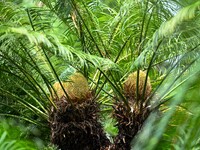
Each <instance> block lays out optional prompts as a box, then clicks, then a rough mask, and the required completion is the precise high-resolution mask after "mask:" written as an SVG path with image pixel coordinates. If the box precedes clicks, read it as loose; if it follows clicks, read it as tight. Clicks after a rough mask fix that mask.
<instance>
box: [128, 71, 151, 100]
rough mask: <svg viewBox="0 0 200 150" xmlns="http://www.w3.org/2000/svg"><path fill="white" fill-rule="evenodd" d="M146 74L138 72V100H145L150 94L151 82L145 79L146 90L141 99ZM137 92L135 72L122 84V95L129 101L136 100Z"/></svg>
mask: <svg viewBox="0 0 200 150" xmlns="http://www.w3.org/2000/svg"><path fill="white" fill-rule="evenodd" d="M145 79H146V73H145V72H144V71H139V83H138V85H139V86H138V98H139V99H146V98H147V97H148V96H149V95H150V93H151V90H152V88H151V82H150V78H149V77H148V78H147V83H146V90H145V93H144V97H143V90H144V85H145ZM136 92H137V71H136V72H133V73H131V74H130V75H129V76H128V78H127V79H126V81H125V82H124V94H125V96H126V97H129V98H131V99H133V100H134V99H136Z"/></svg>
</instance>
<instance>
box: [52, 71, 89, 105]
mask: <svg viewBox="0 0 200 150" xmlns="http://www.w3.org/2000/svg"><path fill="white" fill-rule="evenodd" d="M61 83H62V85H63V87H64V89H65V91H66V93H67V96H68V98H69V99H70V100H71V101H72V102H75V101H77V102H81V101H84V100H86V99H87V98H88V96H89V95H90V90H89V85H88V82H87V79H86V78H85V77H84V76H83V75H82V74H81V73H74V74H72V75H71V76H69V79H68V81H66V82H61ZM53 88H54V89H55V91H56V93H57V95H56V94H55V93H54V92H53V99H60V98H62V97H63V96H65V92H64V91H63V89H62V87H61V85H60V83H59V82H56V83H54V85H53ZM65 97H66V96H65ZM66 98H67V97H66Z"/></svg>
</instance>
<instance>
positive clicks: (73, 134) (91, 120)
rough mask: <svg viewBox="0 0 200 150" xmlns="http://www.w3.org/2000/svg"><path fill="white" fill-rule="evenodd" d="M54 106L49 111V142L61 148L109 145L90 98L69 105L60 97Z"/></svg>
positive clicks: (93, 149) (80, 149)
mask: <svg viewBox="0 0 200 150" xmlns="http://www.w3.org/2000/svg"><path fill="white" fill-rule="evenodd" d="M56 106H57V109H56V108H52V110H51V113H50V126H51V142H52V143H53V144H55V145H58V147H59V148H60V149H61V150H99V149H105V147H108V146H109V145H110V142H109V140H108V139H107V137H106V135H105V134H104V132H103V128H102V126H101V124H100V122H98V113H99V107H98V104H97V103H96V102H95V101H94V100H93V99H92V98H91V99H88V100H87V101H85V102H83V103H75V104H73V105H71V104H70V103H69V102H67V101H66V98H65V97H62V98H61V99H60V101H58V102H56Z"/></svg>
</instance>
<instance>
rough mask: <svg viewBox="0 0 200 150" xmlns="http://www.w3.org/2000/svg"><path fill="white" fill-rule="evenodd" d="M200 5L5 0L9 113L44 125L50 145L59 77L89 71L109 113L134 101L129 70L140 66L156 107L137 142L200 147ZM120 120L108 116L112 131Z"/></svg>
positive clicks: (0, 36)
mask: <svg viewBox="0 0 200 150" xmlns="http://www.w3.org/2000/svg"><path fill="white" fill-rule="evenodd" d="M199 8H200V2H199V1H198V0H193V1H189V0H171V1H167V0H116V1H113V0H109V1H108V0H81V1H80V0H52V1H48V0H41V1H23V0H21V1H20V0H18V1H14V0H4V1H1V2H0V81H1V82H0V115H1V116H4V117H5V118H10V117H11V118H15V119H16V120H18V119H19V120H21V121H22V123H24V124H28V126H32V125H35V126H37V128H39V129H40V130H41V131H40V132H43V133H45V136H43V137H40V136H38V138H41V140H43V141H45V142H46V143H48V136H49V134H50V133H49V130H48V111H49V110H50V106H52V105H53V106H54V103H53V101H52V100H51V99H50V95H51V94H52V93H51V90H50V89H52V85H53V83H54V82H56V81H59V82H61V81H65V80H66V79H67V78H68V76H69V75H70V74H72V73H73V72H75V71H79V72H81V73H83V74H84V75H85V76H86V77H87V79H88V81H89V83H90V88H91V90H93V91H94V93H95V96H96V98H98V101H99V103H101V108H102V117H105V118H108V117H109V113H110V111H111V108H112V107H111V106H112V104H113V101H115V100H117V101H124V103H126V99H125V98H124V95H123V88H122V85H123V81H124V80H125V78H126V77H127V75H128V74H129V73H130V72H133V71H138V70H140V69H141V70H145V71H146V73H147V75H149V76H150V78H151V82H152V85H153V93H152V95H151V96H150V98H149V102H150V106H149V107H150V109H151V110H152V113H151V115H150V117H149V118H148V120H147V121H146V123H145V125H144V126H143V129H142V130H141V132H139V133H138V135H137V136H136V137H135V139H133V142H132V143H133V145H132V148H133V149H147V150H148V149H177V150H178V149H199V148H200V146H199V144H200V143H199V142H200V141H199V137H200V136H199V134H200V130H199V121H200V116H199V115H200V112H199V111H200V107H199V106H200V100H199V93H200V92H199V90H200V88H199V85H200V84H199V74H200V67H199V65H200V62H199V44H200V43H199V31H200V30H199V29H200V25H199V23H200V17H199ZM104 114H105V116H104ZM112 119H113V118H110V120H109V119H107V122H106V121H105V122H102V123H103V124H105V129H107V131H108V134H109V133H110V136H111V138H112V136H114V135H115V134H116V132H117V129H116V128H114V127H113V126H112V125H113V124H114V122H115V121H114V120H112ZM102 120H104V119H102ZM4 126H5V125H3V126H0V127H1V128H0V131H1V138H0V139H1V141H2V142H3V143H4V144H3V145H6V146H7V144H6V142H7V140H5V138H6V137H8V136H9V134H7V133H6V132H4V130H5V129H4V128H3V127H4ZM6 130H8V131H9V130H11V129H6ZM44 131H45V132H44ZM9 132H10V131H9ZM8 140H11V141H13V139H9V138H8ZM32 140H33V139H32ZM0 143H1V142H0ZM14 143H16V142H14ZM14 143H13V145H10V146H14V145H15V144H14ZM22 143H24V144H26V142H22ZM28 143H29V142H28ZM21 145H23V144H21ZM0 146H2V145H0ZM16 146H18V145H16ZM29 146H30V147H33V149H34V148H35V145H34V144H30V145H29ZM36 147H37V146H36Z"/></svg>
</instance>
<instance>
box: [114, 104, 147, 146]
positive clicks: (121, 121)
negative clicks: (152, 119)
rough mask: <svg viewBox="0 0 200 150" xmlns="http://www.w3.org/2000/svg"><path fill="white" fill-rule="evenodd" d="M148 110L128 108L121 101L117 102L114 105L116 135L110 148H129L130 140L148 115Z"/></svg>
mask: <svg viewBox="0 0 200 150" xmlns="http://www.w3.org/2000/svg"><path fill="white" fill-rule="evenodd" d="M149 113H150V112H149V110H148V109H146V108H143V110H142V111H140V112H138V110H132V111H131V110H130V109H128V108H127V107H126V106H125V105H124V104H123V103H120V102H118V103H117V104H115V106H114V117H115V118H116V119H117V122H118V123H117V127H118V129H119V132H118V135H117V136H116V137H115V139H114V145H113V146H112V148H111V149H112V150H130V149H131V141H132V139H133V138H134V137H135V135H136V134H137V133H138V131H139V130H140V129H141V128H142V125H143V124H144V121H145V120H146V118H147V117H148V115H149Z"/></svg>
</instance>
